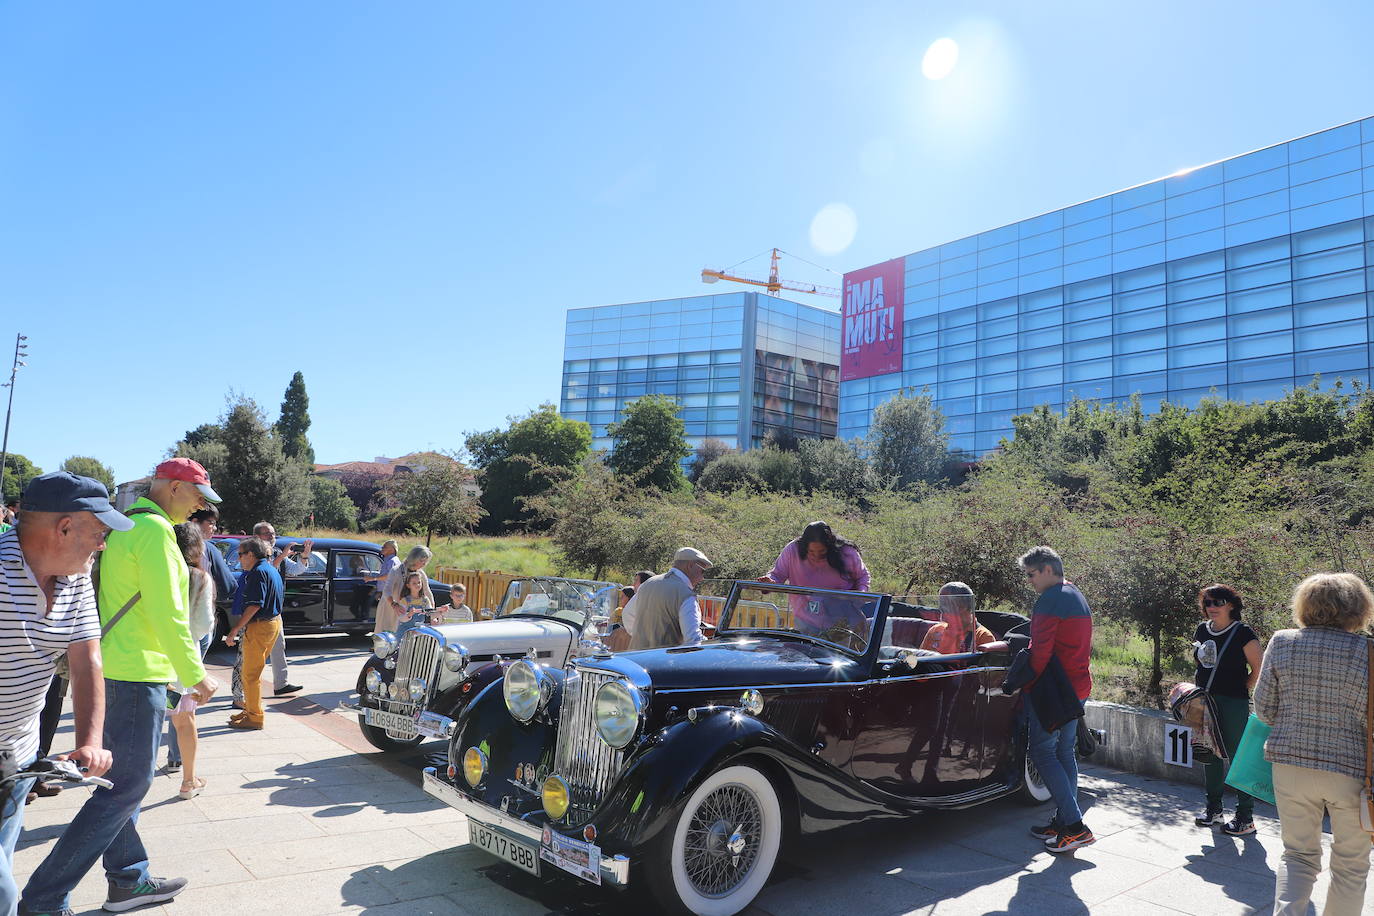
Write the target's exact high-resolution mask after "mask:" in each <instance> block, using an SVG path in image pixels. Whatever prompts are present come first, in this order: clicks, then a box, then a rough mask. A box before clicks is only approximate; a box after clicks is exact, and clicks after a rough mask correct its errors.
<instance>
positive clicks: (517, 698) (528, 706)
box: [501, 658, 553, 723]
mask: <svg viewBox="0 0 1374 916" xmlns="http://www.w3.org/2000/svg"><path fill="white" fill-rule="evenodd" d="M501 692H502V694H504V695H505V697H506V709H508V710H510V714H511V715H512V716H514V717H515V718H516V719H517V720H519V721H520V722H522V723H528V722H529V721H530V720H531V719H533V718H534V717H535V716H536V715H538V713H539V710H540V709H542V708H543V706H544V704H545V703H547V702H548V701H549V695H550V694H551V693H552V692H553V682H552V681H550V680H549V676H548V675H547V674H545V673H544V672H543V671H542V670H541V669H540V668H539V666H538V665H536V664H535V663H534V662H532V661H530V660H529V659H527V658H522V659H520V661H518V662H516V663H515V664H513V665H511V666H510V667H509V668H507V669H506V679H505V682H504V683H503V684H502V685H501Z"/></svg>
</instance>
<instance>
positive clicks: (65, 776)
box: [0, 757, 114, 789]
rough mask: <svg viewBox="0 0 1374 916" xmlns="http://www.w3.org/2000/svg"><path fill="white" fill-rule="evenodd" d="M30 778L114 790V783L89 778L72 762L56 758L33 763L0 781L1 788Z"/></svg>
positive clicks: (97, 778) (94, 777) (99, 778)
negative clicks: (35, 777)
mask: <svg viewBox="0 0 1374 916" xmlns="http://www.w3.org/2000/svg"><path fill="white" fill-rule="evenodd" d="M29 776H37V777H38V778H39V779H41V780H43V781H45V782H47V781H52V780H56V781H60V782H65V783H70V784H71V785H73V786H97V787H99V788H101V789H112V788H114V783H112V782H110V781H109V780H108V779H105V778H103V777H100V776H87V775H86V774H85V772H83V771H82V768H81V767H79V766H77V765H76V764H75V763H73V762H72V761H70V760H58V759H57V758H56V757H40V758H39V759H37V760H35V761H34V762H33V763H31V764H29V765H28V766H26V767H24V768H23V769H22V770H19V771H18V772H17V773H15V774H13V775H12V776H6V777H5V778H3V779H0V786H3V787H9V786H12V785H14V783H15V782H16V781H18V780H20V779H24V778H26V777H29Z"/></svg>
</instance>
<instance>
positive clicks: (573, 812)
mask: <svg viewBox="0 0 1374 916" xmlns="http://www.w3.org/2000/svg"><path fill="white" fill-rule="evenodd" d="M618 677H619V675H616V674H613V673H611V672H609V671H597V670H595V669H592V668H580V667H579V668H574V669H573V671H572V673H571V674H570V675H569V677H568V679H567V680H565V681H564V682H563V702H562V705H561V706H560V708H559V713H558V750H557V754H556V755H555V758H554V766H555V768H556V769H555V770H554V772H556V773H557V774H558V775H559V776H561V777H562V778H563V780H564V781H565V782H566V783H567V784H568V789H569V791H570V794H571V795H572V804H571V805H569V807H568V813H567V814H566V815H564V818H563V819H564V820H565V821H567V822H569V823H571V824H580V823H581V822H583V821H585V820H586V819H587V818H589V817H591V815H592V812H594V811H595V810H596V806H597V805H599V804H600V803H601V797H602V796H603V795H605V793H606V789H607V788H609V787H610V784H611V780H613V779H615V777H616V775H617V774H619V773H620V767H621V765H622V764H623V763H624V761H625V752H624V751H623V750H620V751H618V750H615V749H614V748H612V747H611V746H610V745H608V744H607V743H606V742H605V741H602V740H601V736H600V735H598V734H597V733H596V722H595V719H594V718H593V714H594V712H595V708H596V691H597V690H598V689H599V688H600V687H601V685H602V684H605V683H607V682H608V681H613V680H616V679H617V678H618Z"/></svg>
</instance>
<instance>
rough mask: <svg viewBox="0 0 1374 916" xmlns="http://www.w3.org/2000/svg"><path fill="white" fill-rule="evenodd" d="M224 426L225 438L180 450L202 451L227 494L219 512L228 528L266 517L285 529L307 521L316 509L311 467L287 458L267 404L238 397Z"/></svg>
mask: <svg viewBox="0 0 1374 916" xmlns="http://www.w3.org/2000/svg"><path fill="white" fill-rule="evenodd" d="M220 426H221V427H222V432H221V434H220V437H219V440H220V441H219V442H211V443H209V444H208V445H202V446H199V447H194V446H189V447H188V446H186V444H185V443H182V444H181V446H180V447H179V448H178V452H180V453H182V454H187V455H188V456H190V457H196V456H197V455H199V456H200V457H196V460H197V461H200V462H201V464H204V465H205V469H206V470H207V471H209V472H210V480H211V481H212V482H213V483H214V486H215V489H216V490H217V491H218V492H219V494H220V496H222V497H224V502H223V503H221V504H220V507H219V511H220V519H221V525H222V526H223V527H224V528H225V530H228V531H249V530H251V528H252V526H253V525H254V523H256V522H259V521H264V520H265V521H269V522H272V523H273V524H275V525H278V526H281V527H292V528H294V527H296V526H297V525H299V524H301V522H302V521H304V520H305V516H306V513H307V512H308V511H309V509H310V485H309V484H308V483H307V482H306V474H305V469H304V468H303V467H302V466H301V463H300V462H298V461H293V460H291V459H289V458H287V457H286V455H285V453H284V452H283V451H282V446H281V441H280V440H279V439H278V438H277V436H276V435H275V434H274V433H273V431H272V430H271V429H270V428H269V427H268V425H267V418H266V417H265V416H264V415H263V412H262V408H260V407H258V405H257V403H256V402H255V401H253V399H252V398H248V397H242V396H240V397H237V398H235V399H233V400H231V401H230V403H229V404H228V406H227V407H226V408H225V414H224V416H223V417H222V418H221V419H220ZM201 458H204V459H205V460H201ZM207 461H208V462H209V463H208V464H207V463H206V462H207Z"/></svg>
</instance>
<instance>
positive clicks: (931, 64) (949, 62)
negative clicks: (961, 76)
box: [921, 38, 959, 80]
mask: <svg viewBox="0 0 1374 916" xmlns="http://www.w3.org/2000/svg"><path fill="white" fill-rule="evenodd" d="M958 63H959V44H958V43H957V42H956V41H955V40H954V39H953V38H937V39H935V40H934V41H932V42H931V43H930V47H928V48H926V53H925V57H923V58H921V74H922V75H923V76H924V77H925V78H926V79H928V80H942V79H944V78H945V77H947V76H949V75H950V73H952V72H954V67H955V65H956V64H958Z"/></svg>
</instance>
